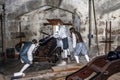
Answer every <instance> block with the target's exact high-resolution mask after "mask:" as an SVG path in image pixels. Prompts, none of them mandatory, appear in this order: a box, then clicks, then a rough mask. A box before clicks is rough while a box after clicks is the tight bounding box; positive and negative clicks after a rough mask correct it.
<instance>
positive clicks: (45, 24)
mask: <svg viewBox="0 0 120 80" xmlns="http://www.w3.org/2000/svg"><path fill="white" fill-rule="evenodd" d="M43 25H44V26H47V25H51V24H50V23H43ZM63 25H68V26H69V25H70V26H72V23H64V24H63Z"/></svg>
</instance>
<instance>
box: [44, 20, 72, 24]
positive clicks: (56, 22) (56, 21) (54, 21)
mask: <svg viewBox="0 0 120 80" xmlns="http://www.w3.org/2000/svg"><path fill="white" fill-rule="evenodd" d="M47 21H48V22H49V23H44V25H52V26H54V25H58V24H60V25H72V23H64V22H63V21H62V20H61V19H47Z"/></svg>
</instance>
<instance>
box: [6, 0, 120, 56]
mask: <svg viewBox="0 0 120 80" xmlns="http://www.w3.org/2000/svg"><path fill="white" fill-rule="evenodd" d="M22 1H23V2H19V3H20V4H21V5H22V6H21V5H17V4H19V3H17V0H16V1H15V2H16V3H14V4H15V5H17V7H16V8H15V6H14V4H13V3H12V4H13V5H12V4H11V6H14V7H13V8H10V9H8V10H7V11H8V12H7V13H8V14H7V17H8V20H7V21H6V38H7V42H6V44H7V45H6V46H7V47H14V45H15V44H16V43H18V42H19V39H13V38H12V35H11V33H16V32H19V26H21V29H22V32H24V33H25V35H26V38H24V39H23V40H31V39H33V38H37V39H41V38H44V37H45V36H46V35H43V34H42V33H40V31H41V30H43V31H45V32H46V33H48V34H50V35H51V34H52V30H53V27H52V26H44V25H43V23H46V22H47V20H46V19H53V18H60V19H61V20H63V21H64V22H72V23H73V24H74V25H76V26H77V28H79V30H78V29H77V30H78V31H79V32H80V33H81V34H82V37H83V39H84V42H85V43H86V45H87V46H88V37H87V36H88V31H89V25H88V24H89V21H88V19H89V18H88V2H87V0H69V1H67V0H60V2H56V1H53V2H50V0H49V1H44V0H43V2H40V1H38V0H36V3H38V2H39V3H41V6H42V5H44V4H46V3H47V4H48V5H52V4H54V3H56V4H54V6H56V5H58V4H59V6H57V7H59V8H61V9H57V8H51V7H47V8H46V9H41V8H40V5H36V7H35V5H34V4H32V5H34V6H33V7H34V8H32V5H31V8H30V7H28V6H30V5H28V4H30V2H28V3H27V1H29V0H26V1H25V2H24V0H22ZM110 1H111V0H110ZM49 2H50V3H49ZM107 2H109V1H108V0H107ZM8 3H9V2H8ZM111 3H112V2H110V4H111ZM110 4H108V3H106V2H105V1H104V0H100V1H99V4H98V1H95V6H96V11H97V12H96V18H97V27H98V41H99V49H100V54H101V55H103V54H105V53H104V51H105V50H104V49H105V44H104V43H101V42H100V41H102V40H105V32H106V31H105V28H106V21H111V22H112V40H113V41H114V42H113V43H112V49H111V50H114V49H115V48H116V47H117V46H118V45H120V14H119V13H120V9H118V4H119V0H117V2H114V3H113V5H114V6H117V7H116V8H115V9H114V6H112V5H110ZM97 5H98V6H97ZM107 5H109V7H108V8H105V9H104V8H103V7H101V6H107ZM8 7H9V6H8ZM8 7H7V8H8ZM22 7H23V8H22ZM25 8H26V9H25ZM43 8H45V7H43ZM109 8H112V10H111V9H110V11H109ZM22 9H23V10H22ZM62 9H63V10H62ZM105 10H108V11H107V12H105ZM29 11H30V12H29ZM17 12H18V15H17ZM103 12H104V13H103ZM9 13H10V14H12V17H14V14H15V15H16V16H19V18H17V19H15V18H14V19H13V18H11V16H10V14H9ZM25 13H26V14H25ZM75 16H76V18H75ZM92 20H93V19H92ZM74 21H75V22H74ZM92 23H93V24H92V34H93V38H92V46H91V50H90V51H89V54H90V56H95V55H98V54H97V48H96V44H97V43H96V38H95V37H96V34H95V33H96V32H95V26H94V22H92ZM108 33H109V28H108Z"/></svg>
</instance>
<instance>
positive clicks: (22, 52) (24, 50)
mask: <svg viewBox="0 0 120 80" xmlns="http://www.w3.org/2000/svg"><path fill="white" fill-rule="evenodd" d="M31 45H32V42H25V43H24V46H23V47H22V49H21V50H20V58H21V59H22V60H23V61H24V63H26V64H30V61H29V60H28V56H27V52H28V50H29V48H30V46H31Z"/></svg>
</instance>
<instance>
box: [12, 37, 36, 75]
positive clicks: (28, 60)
mask: <svg viewBox="0 0 120 80" xmlns="http://www.w3.org/2000/svg"><path fill="white" fill-rule="evenodd" d="M36 47H37V40H36V39H33V40H32V41H29V42H24V43H23V44H22V47H21V50H20V52H19V55H20V59H21V62H22V63H24V64H25V65H24V66H23V67H22V69H21V70H20V71H19V72H17V73H14V76H25V74H24V73H23V72H24V71H25V70H26V69H27V68H28V67H29V66H30V65H31V64H32V62H33V55H32V53H33V51H34V50H35V48H36Z"/></svg>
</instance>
